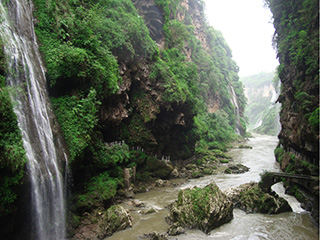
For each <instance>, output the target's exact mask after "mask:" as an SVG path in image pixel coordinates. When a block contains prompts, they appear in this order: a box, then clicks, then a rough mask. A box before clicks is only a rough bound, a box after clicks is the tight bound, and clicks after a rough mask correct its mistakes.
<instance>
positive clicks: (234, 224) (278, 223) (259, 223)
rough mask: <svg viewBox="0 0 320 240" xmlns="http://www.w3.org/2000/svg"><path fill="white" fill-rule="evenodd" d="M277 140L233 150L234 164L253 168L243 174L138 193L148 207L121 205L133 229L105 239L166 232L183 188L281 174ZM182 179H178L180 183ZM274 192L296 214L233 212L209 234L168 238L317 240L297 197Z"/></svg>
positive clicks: (231, 184)
mask: <svg viewBox="0 0 320 240" xmlns="http://www.w3.org/2000/svg"><path fill="white" fill-rule="evenodd" d="M277 142H278V139H277V138H276V137H272V136H264V135H255V137H254V138H251V139H250V140H249V141H248V142H247V143H246V144H247V145H249V146H252V149H238V148H234V149H232V150H231V151H230V152H229V155H231V156H232V158H233V161H232V163H241V164H244V165H246V166H248V167H249V168H250V171H249V172H247V173H244V174H223V173H221V174H217V175H212V176H206V177H203V178H199V179H192V180H189V181H187V182H184V183H183V184H182V185H181V184H177V185H178V186H177V187H164V188H160V189H159V190H157V191H150V192H146V193H142V194H136V196H135V200H137V201H140V202H142V203H144V204H145V207H144V208H137V207H134V206H130V201H126V202H124V203H123V204H122V205H123V206H124V207H125V208H127V209H129V210H130V213H131V215H132V216H133V219H134V220H133V227H132V228H129V229H126V230H124V231H120V232H117V233H115V234H114V235H112V236H111V237H108V238H106V239H105V240H137V239H140V237H141V236H143V234H145V233H152V232H154V231H157V232H160V233H164V232H166V230H167V228H168V225H167V223H166V222H165V216H166V215H167V214H168V210H167V209H166V206H167V205H169V204H170V203H172V202H174V201H175V200H176V199H177V196H178V192H179V190H180V189H183V188H188V187H193V186H198V187H204V186H206V185H207V184H209V183H210V182H212V181H214V182H215V183H216V184H217V185H218V186H219V187H220V189H221V190H222V191H224V190H226V189H228V188H230V187H235V186H238V185H241V184H243V183H248V182H251V181H259V180H260V175H259V174H260V173H262V172H263V171H264V170H269V171H280V170H279V166H278V164H277V163H276V161H275V158H274V149H275V147H276V145H277ZM179 181H181V180H175V183H179ZM273 189H274V190H275V191H276V192H277V193H278V194H279V195H280V196H283V197H285V198H286V199H287V201H288V202H289V203H290V205H291V207H292V209H293V212H291V213H282V214H277V215H266V214H246V213H245V212H243V211H241V210H239V209H234V218H233V220H232V221H231V222H230V223H227V224H224V225H222V226H221V227H219V228H216V229H214V230H213V231H212V232H211V233H210V234H208V235H207V234H204V233H203V232H201V231H199V230H187V231H186V233H185V234H182V235H179V236H173V237H169V239H170V240H175V239H178V240H210V239H219V240H220V239H221V240H222V239H223V240H248V239H249V240H260V239H268V240H269V239H270V240H280V239H281V240H317V239H319V235H318V228H317V227H316V225H315V223H313V222H312V219H311V217H310V213H309V212H306V211H304V210H303V209H302V208H301V207H300V204H299V202H297V200H296V199H295V198H294V197H291V196H288V195H285V193H284V188H283V186H282V183H278V184H276V185H274V186H273ZM148 208H154V209H155V210H156V213H151V214H147V215H146V214H142V213H141V211H142V210H144V209H148Z"/></svg>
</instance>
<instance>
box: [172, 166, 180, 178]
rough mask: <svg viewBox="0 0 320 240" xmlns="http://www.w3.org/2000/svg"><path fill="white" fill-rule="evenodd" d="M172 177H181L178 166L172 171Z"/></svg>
mask: <svg viewBox="0 0 320 240" xmlns="http://www.w3.org/2000/svg"><path fill="white" fill-rule="evenodd" d="M170 177H171V178H179V172H178V170H177V169H176V168H175V169H173V170H172V172H171V173H170Z"/></svg>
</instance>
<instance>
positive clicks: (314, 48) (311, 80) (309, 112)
mask: <svg viewBox="0 0 320 240" xmlns="http://www.w3.org/2000/svg"><path fill="white" fill-rule="evenodd" d="M266 3H267V4H268V5H269V7H270V9H271V11H272V13H273V24H274V27H275V35H274V44H275V46H276V47H277V51H278V58H279V61H280V66H279V67H278V73H279V78H280V80H281V84H282V87H281V89H282V91H281V94H280V96H279V98H278V102H280V103H281V104H282V108H281V112H280V122H281V132H280V134H279V145H278V147H277V149H276V150H275V154H276V157H277V161H279V163H280V166H281V169H282V170H283V171H284V172H288V173H295V174H302V175H311V176H317V177H319V2H318V1H316V0H310V1H302V0H298V1H293V0H292V1H279V0H267V1H266ZM317 186H318V187H317V189H318V190H317V192H318V194H317V196H316V197H315V200H316V201H319V180H318V184H317ZM295 189H296V187H295V188H293V192H294V193H295V195H296V196H298V195H299V194H298V191H297V190H295ZM317 206H318V204H316V205H315V207H314V208H313V211H314V215H315V217H316V218H318V214H319V213H318V207H317Z"/></svg>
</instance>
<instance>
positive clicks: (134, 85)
mask: <svg viewBox="0 0 320 240" xmlns="http://www.w3.org/2000/svg"><path fill="white" fill-rule="evenodd" d="M133 2H135V1H130V0H110V1H109V0H108V1H105V0H95V1H87V0H84V1H79V0H57V1H48V0H34V1H33V3H34V8H35V9H34V15H35V19H36V20H35V21H34V22H35V31H36V35H37V39H38V40H39V46H40V51H41V54H42V57H43V59H44V62H45V65H46V66H45V68H46V70H47V71H46V78H47V81H48V88H49V93H50V100H51V103H52V106H53V110H54V112H55V114H56V116H57V119H58V121H59V123H60V126H61V130H62V133H63V135H64V138H65V140H66V143H67V146H68V150H69V153H68V155H69V161H68V163H69V167H70V168H71V171H72V174H73V178H74V179H73V180H74V181H73V183H74V189H73V191H74V192H73V199H72V202H73V203H74V205H75V207H74V209H75V210H74V211H75V213H76V214H79V215H81V214H82V213H83V212H84V211H90V210H92V209H93V208H94V207H101V206H102V207H105V208H107V207H109V206H110V205H111V204H113V202H114V200H115V197H116V194H117V191H118V190H119V189H121V188H122V187H123V169H124V168H127V167H128V168H130V167H133V166H136V167H137V176H136V178H137V180H140V181H148V180H150V178H165V177H167V176H168V175H169V174H170V172H171V171H172V167H170V166H169V165H167V164H165V163H164V162H161V161H158V159H157V158H156V157H153V156H154V154H151V153H156V152H157V153H159V152H161V154H166V155H170V156H171V157H172V159H173V160H176V159H186V158H188V157H190V156H191V155H192V154H196V155H197V156H199V157H200V158H199V159H198V161H199V162H202V161H215V160H216V158H227V157H226V156H225V154H224V153H223V152H224V151H226V149H227V147H228V145H229V143H230V142H231V141H233V140H236V139H237V138H240V137H241V136H238V135H237V134H235V132H236V130H237V128H240V130H241V133H242V134H244V132H245V129H246V126H245V125H246V123H245V121H244V118H243V111H244V107H245V104H246V99H245V97H244V93H243V86H242V83H241V82H240V81H239V78H238V75H237V73H238V67H237V65H236V63H235V62H234V61H233V60H232V54H231V50H230V48H229V47H228V45H227V44H226V42H225V40H224V38H223V36H222V34H221V33H220V32H219V31H217V30H215V29H214V28H212V27H210V26H208V25H207V23H206V21H205V16H204V2H203V1H202V0H201V1H198V0H190V1H189V5H190V8H189V10H187V9H186V8H185V7H183V4H181V2H182V1H181V0H173V1H167V0H156V1H155V4H156V5H157V7H159V9H160V12H162V13H163V14H164V15H163V21H164V22H163V29H162V30H161V29H159V31H162V32H161V35H163V37H164V39H162V40H163V43H164V45H163V46H162V45H161V44H159V43H156V42H154V41H153V40H152V39H151V37H150V34H149V29H148V28H147V26H146V23H145V20H144V19H143V17H145V16H142V14H141V13H140V12H139V9H136V7H135V5H134V3H133ZM193 9H196V10H197V11H198V13H199V14H200V19H201V25H202V28H203V33H204V35H205V39H204V40H203V42H200V40H199V39H198V38H197V36H196V34H197V30H196V29H195V26H194V21H195V19H194V12H193ZM178 15H180V16H183V17H182V18H178V17H177V16H178ZM159 46H160V47H159ZM1 49H2V45H1ZM5 77H6V66H5V60H4V58H3V53H2V52H0V81H1V86H0V98H1V109H0V114H1V116H2V117H1V118H2V120H1V124H0V125H1V126H0V135H1V140H0V149H1V151H0V153H1V154H0V157H1V166H0V170H1V173H2V175H1V176H5V177H4V178H1V181H4V183H2V182H1V185H0V186H1V187H5V189H4V190H3V191H2V192H3V193H6V195H5V196H3V197H2V195H1V196H0V197H1V199H0V200H1V204H2V205H1V211H0V214H2V211H4V210H2V209H5V210H7V211H8V213H9V211H11V210H10V209H11V208H10V206H11V205H10V204H11V203H13V200H14V199H15V198H16V197H17V196H16V195H15V192H16V188H17V187H18V186H19V184H20V183H21V181H22V177H23V173H24V172H23V169H24V163H25V157H24V151H23V147H22V143H21V136H20V133H19V130H18V128H17V123H16V119H15V117H14V113H13V111H12V104H11V103H10V98H9V95H8V91H7V88H6V87H4V86H5V84H4V80H5ZM232 88H233V89H234V92H235V95H236V98H237V102H238V105H239V110H240V116H236V115H235V113H236V111H235V106H233V103H232V101H231V97H232V91H231V89H232ZM180 113H182V115H181V116H183V118H184V125H183V124H181V125H179V124H177V123H176V121H177V116H179V114H180ZM111 142H113V143H114V142H117V143H116V144H110V143H111ZM120 142H121V143H120ZM127 144H128V145H127ZM129 146H130V148H131V147H137V146H141V147H143V148H145V149H146V152H149V153H150V154H149V155H148V154H146V152H142V151H130V150H129ZM176 146H177V147H176ZM141 147H140V149H141ZM195 174H196V173H195ZM11 177H12V178H11ZM10 191H12V192H10ZM11 193H12V194H11ZM2 198H3V199H2ZM9 205H10V206H9ZM12 206H14V205H12ZM75 218H76V219H77V216H75Z"/></svg>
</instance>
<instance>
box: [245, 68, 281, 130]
mask: <svg viewBox="0 0 320 240" xmlns="http://www.w3.org/2000/svg"><path fill="white" fill-rule="evenodd" d="M241 81H242V82H243V83H244V85H245V86H246V89H247V94H248V105H247V107H246V109H245V116H246V117H247V118H248V120H249V129H251V130H253V131H254V132H257V133H260V134H268V135H277V134H278V133H279V131H280V122H279V111H280V104H279V103H275V101H276V99H273V98H274V97H275V96H274V94H275V93H276V92H275V91H279V89H278V86H279V78H278V77H277V74H275V73H273V72H272V73H259V74H256V75H252V76H248V77H243V78H241ZM266 89H268V90H269V91H268V92H266Z"/></svg>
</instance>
